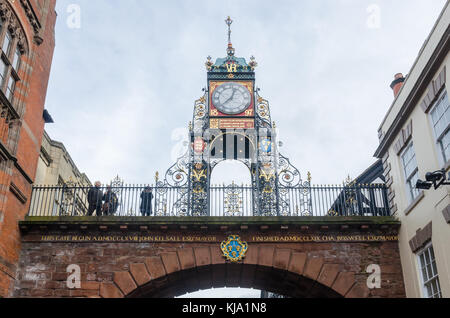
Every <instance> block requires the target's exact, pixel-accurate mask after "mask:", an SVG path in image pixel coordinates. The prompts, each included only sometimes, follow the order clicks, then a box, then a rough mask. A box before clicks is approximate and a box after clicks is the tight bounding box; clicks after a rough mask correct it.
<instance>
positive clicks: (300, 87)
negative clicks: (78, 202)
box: [46, 0, 445, 184]
mask: <svg viewBox="0 0 450 318" xmlns="http://www.w3.org/2000/svg"><path fill="white" fill-rule="evenodd" d="M70 4H77V5H79V6H80V8H81V27H80V28H70V27H69V26H68V24H67V20H68V18H69V17H70V14H69V13H68V12H67V8H68V6H69V5H70ZM372 4H375V5H376V6H377V7H375V8H379V9H380V25H379V28H373V27H372V28H371V27H370V26H371V25H372V24H371V23H373V19H371V18H372V17H373V16H372V14H373V13H374V11H371V12H368V8H373V6H372V7H371V5H372ZM444 4H445V0H396V1H392V0H370V1H366V0H310V1H298V0H293V1H288V0H280V1H261V0H257V1H253V0H252V1H250V0H245V1H242V0H241V1H238V0H221V1H216V0H214V1H211V0H208V1H203V0H189V1H188V0H183V1H181V0H172V1H144V0H95V1H90V0H79V1H75V0H58V4H57V12H58V21H57V28H56V45H57V47H56V50H55V56H54V62H53V67H52V74H51V78H50V83H49V88H48V95H47V103H46V108H47V109H48V110H49V111H50V113H51V115H52V116H53V118H54V119H55V121H56V123H55V124H52V125H48V126H47V128H46V129H47V131H48V132H49V134H50V136H51V137H52V138H53V139H56V140H59V141H62V142H63V143H64V144H65V145H66V147H67V149H68V151H69V152H70V154H71V156H72V158H73V159H74V161H75V163H76V164H77V166H78V167H79V169H80V171H82V172H85V173H86V174H87V175H88V177H89V178H90V179H91V181H94V180H101V181H103V182H109V181H110V180H111V179H112V178H114V177H115V176H116V175H117V174H119V175H120V176H121V177H122V178H124V179H125V180H126V182H129V183H151V182H153V180H154V179H153V176H154V174H155V171H157V170H158V171H160V172H165V170H166V169H167V168H168V167H169V166H170V165H171V164H172V158H171V153H172V151H173V149H174V147H175V146H176V144H177V140H173V137H177V136H178V135H177V132H179V131H180V130H177V129H178V128H186V127H187V125H188V122H189V121H190V120H191V118H192V111H193V105H194V101H195V100H196V99H198V98H199V97H201V95H202V88H203V87H205V86H206V70H205V67H204V62H205V60H206V57H207V56H208V55H211V56H212V57H213V58H214V59H216V58H218V57H224V56H225V49H226V40H227V39H226V36H227V34H226V25H225V23H224V20H225V18H226V16H227V15H231V17H232V18H233V19H234V21H235V22H234V24H233V27H232V28H233V35H232V42H233V44H234V47H235V48H236V55H237V56H239V57H245V58H246V59H247V60H248V58H249V57H250V56H251V55H254V56H255V57H256V59H257V61H258V63H259V67H258V68H257V70H256V76H257V86H258V87H260V88H261V92H260V93H261V95H262V96H263V97H264V98H266V99H268V100H269V101H270V104H271V111H272V118H273V120H275V121H276V123H277V126H278V128H279V133H280V136H281V140H282V141H283V142H284V147H283V148H282V149H281V150H282V152H283V153H284V154H285V155H286V156H289V157H290V158H291V162H292V163H294V164H295V165H296V166H297V167H298V168H299V169H300V170H301V172H302V174H303V175H306V172H307V171H311V173H312V176H313V183H328V184H329V183H333V184H336V183H341V182H342V181H343V180H344V179H345V178H346V177H347V175H348V174H350V175H351V176H352V177H356V176H357V175H358V174H359V173H361V172H362V171H363V170H365V169H366V168H367V167H368V166H369V165H371V164H372V163H373V162H374V161H375V159H374V158H373V153H374V152H375V149H376V147H377V145H378V136H377V130H378V127H379V125H380V123H381V120H382V119H383V117H384V115H385V114H386V112H387V110H388V108H389V106H390V105H391V103H392V101H393V94H392V91H391V89H390V88H389V85H390V83H391V81H392V80H393V78H394V74H395V73H397V72H403V73H404V74H407V73H408V72H409V70H410V68H411V66H412V64H413V62H414V60H415V58H416V56H417V54H418V52H419V50H420V48H421V46H422V44H423V42H424V41H425V39H426V37H427V36H428V34H429V32H430V31H431V29H432V27H433V25H434V23H435V21H436V19H437V17H438V15H439V13H440V11H441V9H442V8H443V6H444ZM369 11H370V10H369ZM375 13H376V12H375ZM368 22H369V24H368Z"/></svg>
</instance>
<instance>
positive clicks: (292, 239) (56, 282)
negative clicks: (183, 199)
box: [14, 217, 405, 297]
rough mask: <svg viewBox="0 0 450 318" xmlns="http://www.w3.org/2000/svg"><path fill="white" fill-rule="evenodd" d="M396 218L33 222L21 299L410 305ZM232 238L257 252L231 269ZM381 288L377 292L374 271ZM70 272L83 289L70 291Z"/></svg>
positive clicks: (26, 232) (27, 229)
mask: <svg viewBox="0 0 450 318" xmlns="http://www.w3.org/2000/svg"><path fill="white" fill-rule="evenodd" d="M399 227H400V224H399V222H398V221H396V220H395V219H394V218H392V217H292V218H289V217H288V218H284V217H283V218H278V217H246V218H239V217H237V218H236V217H231V218H230V217H228V218H227V217H201V218H191V217H183V218H179V217H175V218H168V217H149V218H142V217H138V218H116V217H101V218H96V217H80V218H74V217H70V218H61V217H56V218H51V217H50V218H49V217H44V218H39V217H28V218H27V219H26V220H25V221H23V222H20V229H21V232H22V244H23V248H22V253H21V258H20V264H19V268H18V279H17V282H16V286H15V290H14V296H16V297H173V296H179V295H182V294H185V293H187V292H193V291H197V290H200V289H209V288H212V287H214V288H218V287H238V286H239V287H246V288H255V289H261V290H267V291H271V292H275V293H279V294H283V295H286V296H290V297H404V296H405V291H404V286H403V277H402V271H401V265H400V256H399V251H398V242H397V240H398V229H399ZM229 235H239V236H240V237H241V239H242V240H243V241H246V242H247V243H248V251H247V254H246V257H245V258H244V259H243V260H242V261H240V262H238V263H231V262H229V261H227V260H226V259H225V258H224V256H223V254H222V251H221V249H220V244H221V242H222V241H224V240H226V238H227V237H228V236H229ZM372 264H375V265H378V266H379V267H380V269H381V288H376V289H369V288H368V286H367V280H368V278H369V275H370V273H367V271H366V270H367V268H368V266H369V265H372ZM70 265H77V266H79V269H80V276H79V277H80V280H81V286H80V288H72V289H71V288H68V287H67V279H68V277H69V275H71V273H68V272H67V269H68V267H69V266H70Z"/></svg>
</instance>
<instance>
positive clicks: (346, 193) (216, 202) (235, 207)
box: [28, 184, 390, 217]
mask: <svg viewBox="0 0 450 318" xmlns="http://www.w3.org/2000/svg"><path fill="white" fill-rule="evenodd" d="M91 189H92V188H89V187H68V186H36V187H34V188H33V191H32V199H31V203H30V210H29V213H28V215H29V216H89V215H92V216H99V215H114V216H117V217H126V216H179V217H181V216H261V215H263V216H388V215H390V210H389V206H388V200H387V189H386V187H385V185H381V184H372V185H352V186H298V187H291V188H290V187H286V188H282V189H279V191H278V192H279V193H278V194H277V196H276V201H274V202H271V203H270V204H272V205H273V207H272V208H271V209H264V211H266V212H265V213H264V214H262V213H260V211H259V209H258V202H260V200H258V199H257V198H256V196H255V193H256V191H254V189H253V188H252V187H251V186H244V185H235V184H233V185H229V186H225V185H217V186H210V191H209V195H206V196H205V200H207V201H208V202H207V203H208V206H209V214H207V215H205V213H204V212H202V214H199V213H197V212H196V211H195V206H190V204H189V202H190V201H189V199H188V198H189V195H190V193H189V192H190V191H189V189H188V188H187V187H176V186H164V187H158V186H144V185H125V186H120V187H113V188H112V189H111V192H108V191H107V189H106V188H100V189H99V190H100V191H101V193H100V192H97V194H95V192H92V193H94V194H92V193H91V194H89V191H90V190H91ZM150 189H151V195H149V194H143V193H145V192H147V193H148V192H149V190H150ZM149 198H151V200H150V199H149ZM94 209H95V211H94ZM267 211H269V212H267Z"/></svg>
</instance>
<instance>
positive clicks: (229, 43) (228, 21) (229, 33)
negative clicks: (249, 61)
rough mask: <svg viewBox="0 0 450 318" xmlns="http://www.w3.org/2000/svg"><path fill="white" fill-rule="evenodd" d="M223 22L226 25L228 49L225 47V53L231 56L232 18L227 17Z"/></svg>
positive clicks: (232, 50)
mask: <svg viewBox="0 0 450 318" xmlns="http://www.w3.org/2000/svg"><path fill="white" fill-rule="evenodd" d="M225 23H226V24H227V25H228V49H227V53H228V56H230V57H231V56H233V55H234V48H233V45H232V44H231V25H232V24H233V20H231V18H230V17H228V18H227V19H226V20H225Z"/></svg>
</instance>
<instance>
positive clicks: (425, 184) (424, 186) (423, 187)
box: [416, 180, 432, 190]
mask: <svg viewBox="0 0 450 318" xmlns="http://www.w3.org/2000/svg"><path fill="white" fill-rule="evenodd" d="M431 185H432V184H431V183H429V182H425V181H422V180H417V183H416V188H417V189H420V190H430V189H431Z"/></svg>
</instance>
